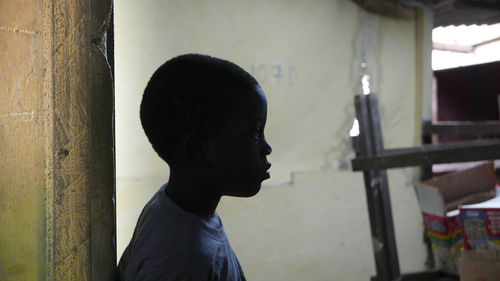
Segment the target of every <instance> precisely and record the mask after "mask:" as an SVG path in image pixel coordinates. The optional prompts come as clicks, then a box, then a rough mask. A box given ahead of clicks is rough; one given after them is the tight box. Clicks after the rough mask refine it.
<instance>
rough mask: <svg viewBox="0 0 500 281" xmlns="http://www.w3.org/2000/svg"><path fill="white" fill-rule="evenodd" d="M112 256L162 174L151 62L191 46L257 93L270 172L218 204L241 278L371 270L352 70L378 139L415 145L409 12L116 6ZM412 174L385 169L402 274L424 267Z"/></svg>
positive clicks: (339, 4)
mask: <svg viewBox="0 0 500 281" xmlns="http://www.w3.org/2000/svg"><path fill="white" fill-rule="evenodd" d="M115 16H116V28H115V32H116V57H117V64H116V68H117V72H116V73H117V81H116V89H117V90H116V91H117V100H116V110H117V129H116V132H117V228H118V232H117V235H118V255H119V256H120V255H121V253H122V251H123V249H124V248H125V246H126V245H127V244H128V242H129V240H130V237H131V234H132V231H133V228H134V226H135V222H136V220H137V217H138V216H139V213H140V211H141V210H142V207H143V206H144V204H145V203H146V202H147V200H149V198H150V197H151V196H152V194H153V193H154V192H155V191H156V190H157V189H158V188H159V186H160V185H161V184H163V183H164V182H165V181H166V180H168V169H167V166H166V165H165V164H164V163H162V162H161V160H160V159H159V158H158V156H156V154H155V152H154V151H153V150H152V149H151V148H150V145H149V144H148V142H147V138H146V137H145V135H144V133H143V132H142V129H141V126H140V122H139V114H138V108H139V103H140V99H141V96H142V92H143V89H144V87H145V85H146V83H147V80H148V79H149V77H150V75H151V74H152V73H153V71H154V70H155V69H156V68H157V67H158V66H159V65H161V64H162V63H163V62H164V61H165V60H167V59H169V58H170V57H172V56H175V55H178V54H181V53H187V52H199V53H206V54H210V55H214V56H219V57H222V58H226V59H229V60H232V61H234V62H235V63H237V64H239V65H240V66H242V67H243V68H245V69H246V70H247V71H249V72H250V73H252V74H253V75H254V76H255V77H256V78H257V80H259V82H260V84H261V86H262V88H263V90H264V92H266V95H267V98H268V106H269V109H268V110H269V112H268V121H267V125H266V136H267V138H268V140H269V142H270V143H271V145H272V146H273V153H272V154H271V155H270V157H269V159H270V161H271V162H272V163H273V166H272V168H271V180H270V181H267V182H265V184H264V187H263V189H262V190H261V192H260V193H259V194H258V195H257V196H255V197H253V198H250V199H238V198H226V197H225V198H223V200H222V201H221V204H220V206H219V209H218V212H219V215H220V216H221V218H222V220H223V221H224V224H225V229H226V232H227V235H228V237H229V238H230V241H231V243H232V246H233V248H234V249H235V251H236V253H237V255H238V257H239V259H240V262H241V263H242V266H243V269H244V271H245V273H246V275H247V277H248V278H249V279H255V280H332V279H335V280H368V279H369V276H370V275H373V274H374V272H375V269H374V262H373V253H372V246H371V237H370V230H369V222H368V214H367V209H366V199H365V191H364V183H363V177H362V174H361V173H352V172H350V167H349V165H350V163H349V162H350V159H351V157H353V153H352V149H351V147H350V139H349V135H348V134H349V130H350V129H351V127H352V124H353V119H354V103H353V100H354V94H356V93H360V92H362V84H361V78H362V77H363V75H369V76H370V88H371V90H373V91H375V92H377V94H378V96H379V102H380V106H381V114H382V127H383V128H382V129H383V132H384V134H385V136H384V137H385V139H384V141H385V145H386V147H400V146H413V145H415V144H416V143H415V139H417V137H416V123H417V122H418V121H416V120H415V118H414V117H415V116H417V115H418V114H419V113H418V114H417V113H415V112H416V111H418V109H417V108H416V105H415V100H418V99H419V95H418V94H417V91H416V89H417V87H416V84H417V81H416V79H417V78H416V77H417V74H416V72H417V66H416V54H417V52H418V47H417V46H418V45H417V43H416V42H415V38H416V35H415V30H416V25H417V21H416V20H414V19H410V20H408V19H406V20H404V19H391V18H387V17H380V16H377V15H373V14H368V13H366V12H365V11H364V10H362V9H360V8H359V7H358V6H356V5H355V4H353V3H352V2H351V1H343V0H342V1H341V0H337V1H320V0H317V1H292V2H290V1H284V0H283V1H272V2H268V1H254V2H237V1H224V0H218V1H215V2H214V1H212V2H210V3H204V2H201V3H200V2H197V1H182V2H178V1H162V2H158V1H144V2H142V3H141V4H140V5H139V4H137V3H135V2H134V1H120V2H119V3H117V7H116V13H115ZM412 181H413V171H412V170H409V169H400V170H393V171H389V182H390V187H391V199H392V204H393V206H392V207H393V212H394V220H395V228H396V239H397V242H398V250H399V256H400V264H401V268H402V271H403V272H410V271H418V270H421V269H423V268H424V262H425V247H424V245H423V243H422V241H421V240H422V239H421V237H422V226H421V218H420V212H419V209H418V205H417V201H416V198H415V194H414V191H413V187H412V185H411V184H412Z"/></svg>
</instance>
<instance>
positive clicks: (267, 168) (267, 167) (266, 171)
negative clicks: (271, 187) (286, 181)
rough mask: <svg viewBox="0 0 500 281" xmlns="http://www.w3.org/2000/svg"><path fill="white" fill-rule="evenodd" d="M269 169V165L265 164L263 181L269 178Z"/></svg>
mask: <svg viewBox="0 0 500 281" xmlns="http://www.w3.org/2000/svg"><path fill="white" fill-rule="evenodd" d="M269 168H271V163H269V162H267V163H266V165H265V173H264V179H268V178H270V177H271V174H270V173H269Z"/></svg>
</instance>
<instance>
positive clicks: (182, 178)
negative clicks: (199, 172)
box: [165, 171, 221, 218]
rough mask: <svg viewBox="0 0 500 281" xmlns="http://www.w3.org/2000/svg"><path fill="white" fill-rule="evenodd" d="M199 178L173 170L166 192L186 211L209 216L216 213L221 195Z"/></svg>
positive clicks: (199, 215)
mask: <svg viewBox="0 0 500 281" xmlns="http://www.w3.org/2000/svg"><path fill="white" fill-rule="evenodd" d="M198 179H199V178H198V177H193V176H191V175H182V174H179V173H175V172H173V171H171V173H170V178H169V181H168V183H167V187H166V189H165V192H166V194H167V196H168V197H169V198H170V200H172V201H173V202H174V203H175V204H177V206H179V207H181V208H182V209H183V210H184V211H186V212H189V213H192V214H194V215H196V216H198V217H203V218H209V217H212V216H213V215H214V213H215V209H216V208H217V205H218V204H219V201H220V198H221V196H220V195H215V194H213V188H211V187H210V186H208V185H207V184H204V183H202V182H200V180H198Z"/></svg>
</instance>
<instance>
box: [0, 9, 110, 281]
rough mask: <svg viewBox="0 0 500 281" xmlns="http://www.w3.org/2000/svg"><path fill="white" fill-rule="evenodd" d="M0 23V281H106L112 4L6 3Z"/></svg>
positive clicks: (108, 233) (108, 236)
mask: <svg viewBox="0 0 500 281" xmlns="http://www.w3.org/2000/svg"><path fill="white" fill-rule="evenodd" d="M0 15H2V16H1V17H0V85H1V86H2V87H1V88H0V94H1V98H0V279H1V280H111V279H112V278H113V274H114V265H115V261H116V253H115V241H114V239H115V217H114V216H115V215H114V203H113V201H114V151H113V147H114V140H113V86H112V74H111V69H110V64H112V61H109V60H107V59H106V58H107V56H106V54H107V51H106V39H107V36H106V35H107V34H106V31H107V30H108V25H109V23H110V16H111V1H93V0H90V1H71V0H50V1H49V0H45V1H35V0H31V1H30V0H25V1H19V0H6V1H1V2H0ZM111 51H112V50H111ZM108 57H109V56H108Z"/></svg>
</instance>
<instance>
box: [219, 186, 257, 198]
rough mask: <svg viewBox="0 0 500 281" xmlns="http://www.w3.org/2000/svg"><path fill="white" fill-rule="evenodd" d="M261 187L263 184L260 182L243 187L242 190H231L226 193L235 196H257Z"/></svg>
mask: <svg viewBox="0 0 500 281" xmlns="http://www.w3.org/2000/svg"><path fill="white" fill-rule="evenodd" d="M260 188H261V184H260V183H258V184H256V185H252V186H246V187H245V188H242V189H240V190H231V191H229V192H226V193H225V194H224V195H227V196H233V197H243V198H248V197H252V196H255V195H256V194H257V193H259V191H260Z"/></svg>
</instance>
